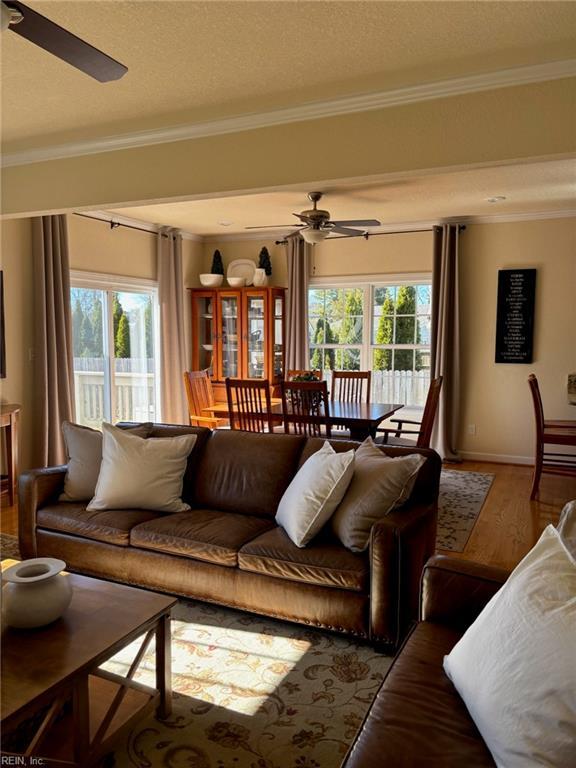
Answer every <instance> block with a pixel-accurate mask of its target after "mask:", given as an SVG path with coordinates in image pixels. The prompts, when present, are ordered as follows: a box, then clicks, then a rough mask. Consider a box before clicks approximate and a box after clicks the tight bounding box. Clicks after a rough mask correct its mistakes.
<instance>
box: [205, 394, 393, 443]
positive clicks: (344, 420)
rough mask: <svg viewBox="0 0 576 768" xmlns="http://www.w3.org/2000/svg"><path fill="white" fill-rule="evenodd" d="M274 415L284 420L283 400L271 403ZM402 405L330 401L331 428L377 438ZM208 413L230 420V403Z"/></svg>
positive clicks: (361, 437) (356, 437) (358, 436)
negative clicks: (380, 430) (384, 422)
mask: <svg viewBox="0 0 576 768" xmlns="http://www.w3.org/2000/svg"><path fill="white" fill-rule="evenodd" d="M270 405H271V409H272V414H273V415H274V416H275V417H276V420H277V421H278V423H280V422H281V420H282V400H281V399H280V398H276V397H273V398H272V399H271V401H270ZM403 407H404V405H403V404H402V403H351V402H347V401H344V400H330V404H329V410H330V415H329V417H328V419H327V421H328V423H329V424H330V426H331V427H345V428H346V429H348V430H349V431H350V439H351V440H357V441H358V442H362V441H363V440H365V439H366V438H367V437H372V438H374V437H376V430H377V428H378V426H379V425H380V424H381V423H382V422H383V421H385V420H386V419H388V418H390V416H393V415H394V414H395V413H396V411H399V410H400V408H403ZM204 410H205V411H206V413H207V414H208V413H210V414H213V415H214V416H218V417H220V418H224V419H225V418H229V416H230V413H229V409H228V403H225V402H221V403H214V405H212V406H210V408H205V409H204Z"/></svg>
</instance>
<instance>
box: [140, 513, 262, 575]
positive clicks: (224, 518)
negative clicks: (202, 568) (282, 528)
mask: <svg viewBox="0 0 576 768" xmlns="http://www.w3.org/2000/svg"><path fill="white" fill-rule="evenodd" d="M272 525H273V522H272V521H270V520H265V519H263V518H261V517H249V516H248V515H236V514H234V513H232V512H220V511H216V510H213V509H194V510H192V511H191V512H180V513H176V514H171V515H165V516H163V517H161V518H158V519H156V520H151V521H150V522H149V523H143V524H142V525H138V526H136V527H135V528H134V530H133V531H132V533H131V535H130V544H131V545H132V546H133V547H141V548H143V549H154V550H156V551H157V552H169V553H170V554H173V555H181V556H183V557H191V558H194V559H196V560H205V561H206V562H209V563H216V564H217V565H227V566H230V567H234V566H236V565H238V550H239V549H240V547H241V546H242V545H243V544H245V543H246V542H247V541H250V540H251V539H254V538H256V537H257V536H259V535H260V534H261V533H263V532H264V531H267V530H268V529H269V528H271V527H272Z"/></svg>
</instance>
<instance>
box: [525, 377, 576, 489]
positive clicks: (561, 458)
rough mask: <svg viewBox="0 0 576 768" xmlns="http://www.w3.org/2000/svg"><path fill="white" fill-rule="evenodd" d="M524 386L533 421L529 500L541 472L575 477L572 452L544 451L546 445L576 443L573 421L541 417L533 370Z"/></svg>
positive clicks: (575, 471)
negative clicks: (529, 398) (527, 389)
mask: <svg viewBox="0 0 576 768" xmlns="http://www.w3.org/2000/svg"><path fill="white" fill-rule="evenodd" d="M528 386H529V387H530V392H531V394H532V402H533V404H534V418H535V421H536V449H535V457H534V474H533V476H532V490H531V491H530V499H535V498H536V496H537V494H538V487H539V485H540V478H541V476H542V473H543V472H548V473H549V474H553V475H572V476H576V454H575V453H560V452H558V453H557V452H555V451H546V450H545V446H546V445H558V446H573V447H574V446H576V421H574V420H568V419H566V420H556V421H554V420H548V419H545V418H544V408H543V406H542V396H541V395H540V387H539V386H538V379H537V378H536V376H534V374H533V373H531V374H530V376H528Z"/></svg>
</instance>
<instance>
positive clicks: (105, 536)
mask: <svg viewBox="0 0 576 768" xmlns="http://www.w3.org/2000/svg"><path fill="white" fill-rule="evenodd" d="M158 516H159V515H158V513H157V512H152V511H149V510H144V509H111V510H105V511H94V512H88V510H87V509H86V505H85V504H81V503H73V502H64V503H61V504H52V505H49V506H47V507H43V508H42V509H39V510H38V516H37V522H38V527H39V528H47V529H49V530H51V531H61V532H62V533H69V534H72V535H73V536H82V537H83V538H85V539H95V540H96V541H104V542H106V544H117V545H119V546H121V547H127V546H128V544H129V543H130V529H131V528H133V527H134V526H135V525H138V524H139V523H145V522H147V521H149V520H154V519H155V518H156V517H158Z"/></svg>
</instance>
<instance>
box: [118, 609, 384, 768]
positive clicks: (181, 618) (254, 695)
mask: <svg viewBox="0 0 576 768" xmlns="http://www.w3.org/2000/svg"><path fill="white" fill-rule="evenodd" d="M173 616H174V618H173V621H172V648H173V651H172V658H173V675H172V681H173V690H174V711H173V714H172V716H171V717H170V718H169V719H168V720H167V721H165V722H162V721H159V720H156V719H155V718H154V717H150V718H148V720H145V721H143V722H142V723H141V724H140V725H139V726H137V727H136V728H134V730H133V731H132V733H131V734H130V736H129V737H128V738H127V739H126V740H125V742H124V744H123V745H122V746H121V747H119V748H118V749H117V751H116V753H115V760H116V766H118V768H128V767H130V768H134V767H138V768H145V767H146V768H149V766H165V767H166V768H177V766H193V767H194V768H229V767H230V768H232V767H234V768H339V766H340V764H341V762H342V760H343V757H344V755H345V753H346V750H347V749H348V746H349V744H350V742H351V741H352V739H353V738H354V736H355V734H356V732H357V731H358V729H359V728H360V725H361V723H362V720H363V718H364V715H365V714H366V712H367V710H368V707H369V705H370V704H371V702H372V700H373V698H374V696H375V695H376V692H377V690H378V688H379V686H380V683H381V681H382V679H383V677H384V674H385V673H386V671H387V670H388V668H389V666H390V664H391V661H392V660H391V658H390V657H387V656H382V655H381V654H378V653H376V652H375V651H374V650H373V649H372V648H371V647H370V646H369V645H366V644H360V643H357V642H355V641H354V640H353V639H350V638H346V637H340V636H336V635H331V634H328V633H322V632H319V631H316V630H310V629H308V628H307V627H303V626H299V625H295V624H287V623H284V622H280V621H273V620H271V619H266V618H262V617H259V616H252V615H248V614H244V613H241V612H238V611H231V610H228V609H225V608H219V607H215V606H211V605H203V604H201V603H195V602H189V601H180V602H179V603H178V605H177V606H176V608H175V609H174V614H173ZM136 647H138V646H136ZM136 647H132V648H131V649H128V648H127V649H125V650H124V651H123V652H122V653H120V654H118V655H117V656H116V657H114V659H113V660H111V661H110V662H108V663H107V664H106V665H105V666H106V668H107V669H109V670H110V671H114V672H117V673H119V674H123V673H125V672H126V670H127V668H128V667H129V665H130V662H131V660H132V658H133V656H134V653H135V650H136ZM129 650H131V652H129ZM135 679H137V680H139V681H140V682H145V683H149V684H151V685H153V684H154V680H155V677H154V653H153V648H152V647H151V648H150V649H149V651H148V652H147V654H146V656H145V659H144V664H143V665H142V671H141V672H140V673H138V675H137V676H136V678H135Z"/></svg>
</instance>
